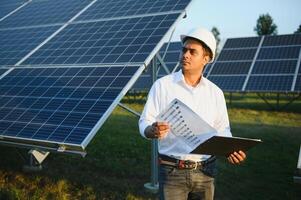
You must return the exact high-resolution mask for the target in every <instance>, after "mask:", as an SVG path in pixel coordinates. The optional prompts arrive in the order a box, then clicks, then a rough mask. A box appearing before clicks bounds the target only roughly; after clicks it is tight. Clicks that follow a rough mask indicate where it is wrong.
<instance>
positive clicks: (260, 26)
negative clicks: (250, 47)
mask: <svg viewBox="0 0 301 200" xmlns="http://www.w3.org/2000/svg"><path fill="white" fill-rule="evenodd" d="M254 31H255V32H256V33H257V35H277V25H276V24H274V22H273V18H272V17H271V16H270V15H269V14H268V13H267V14H263V15H260V16H259V18H258V19H257V24H256V27H254Z"/></svg>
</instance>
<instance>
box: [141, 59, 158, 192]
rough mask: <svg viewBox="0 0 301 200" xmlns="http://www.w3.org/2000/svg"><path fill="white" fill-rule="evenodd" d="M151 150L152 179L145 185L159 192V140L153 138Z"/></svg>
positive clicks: (154, 60) (154, 61)
mask: <svg viewBox="0 0 301 200" xmlns="http://www.w3.org/2000/svg"><path fill="white" fill-rule="evenodd" d="M156 61H157V60H156V57H154V58H153V60H152V64H151V66H152V82H153V83H154V82H155V81H156V80H157V67H158V66H157V62H156ZM151 143H152V144H151V145H152V150H151V180H150V182H149V183H145V184H144V187H145V188H146V190H148V191H149V192H151V193H157V192H158V190H159V183H158V140H157V139H152V142H151Z"/></svg>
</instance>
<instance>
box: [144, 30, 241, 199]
mask: <svg viewBox="0 0 301 200" xmlns="http://www.w3.org/2000/svg"><path fill="white" fill-rule="evenodd" d="M181 41H182V43H183V49H182V55H181V64H182V70H180V71H178V72H176V73H173V74H170V75H167V76H165V77H163V78H161V79H158V80H157V81H156V82H155V83H154V84H153V86H152V88H151V90H150V91H149V94H148V99H147V102H146V104H145V107H144V110H143V113H142V115H141V117H140V120H139V129H140V133H141V135H142V136H143V137H146V138H157V139H159V142H158V145H159V163H160V170H159V171H160V173H159V192H160V199H166V200H169V199H170V200H177V199H178V200H184V199H187V198H188V199H205V200H209V199H213V196H214V174H215V173H214V172H215V157H214V156H210V155H198V154H185V153H183V154H179V153H175V152H179V149H180V148H185V147H183V145H181V146H180V144H178V143H177V142H176V141H177V140H175V137H176V136H174V135H173V134H172V133H170V127H169V124H168V123H167V122H156V116H157V115H158V114H159V113H160V112H161V111H162V110H164V109H165V108H166V107H167V106H168V105H169V103H170V102H171V101H172V100H173V99H175V98H177V99H179V100H180V101H182V102H184V103H185V104H186V105H187V106H189V107H190V108H191V109H192V110H193V111H195V112H196V113H197V114H198V115H199V116H200V117H201V118H203V119H204V120H205V121H206V122H207V123H208V124H210V125H211V126H212V127H214V128H215V129H216V130H217V134H218V135H222V136H231V132H230V126H229V119H228V114H227V108H226V103H225V98H224V95H223V92H222V91H221V90H220V89H219V88H218V87H217V86H216V85H215V84H213V83H212V82H210V81H209V80H208V79H206V78H205V77H203V76H202V72H203V71H204V67H205V65H206V64H207V63H209V62H212V61H213V59H214V57H215V50H216V41H215V38H214V36H213V34H212V33H211V32H209V31H207V30H205V29H203V28H197V29H194V30H192V31H191V32H190V33H189V34H187V35H181ZM245 158H246V155H245V153H244V152H242V151H238V152H233V153H232V154H231V155H229V156H228V161H229V162H230V163H232V164H240V163H241V162H242V161H243V160H244V159H245Z"/></svg>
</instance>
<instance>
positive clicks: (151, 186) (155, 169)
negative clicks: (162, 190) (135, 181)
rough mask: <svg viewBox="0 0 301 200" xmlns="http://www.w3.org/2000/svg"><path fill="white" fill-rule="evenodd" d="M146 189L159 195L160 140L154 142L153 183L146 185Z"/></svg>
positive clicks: (152, 152)
mask: <svg viewBox="0 0 301 200" xmlns="http://www.w3.org/2000/svg"><path fill="white" fill-rule="evenodd" d="M144 187H145V188H146V189H147V190H148V191H150V192H152V193H157V192H158V189H159V183H158V140H157V139H153V140H152V151H151V182H150V183H145V184H144Z"/></svg>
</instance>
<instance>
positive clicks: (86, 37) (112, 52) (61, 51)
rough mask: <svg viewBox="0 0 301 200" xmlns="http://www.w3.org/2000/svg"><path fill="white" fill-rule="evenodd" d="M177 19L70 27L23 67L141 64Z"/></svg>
mask: <svg viewBox="0 0 301 200" xmlns="http://www.w3.org/2000/svg"><path fill="white" fill-rule="evenodd" d="M178 16H179V14H163V15H156V16H146V17H135V18H128V19H127V18H125V19H119V20H109V21H98V22H90V23H79V24H71V25H69V26H68V27H66V28H65V29H64V30H63V31H62V32H60V34H58V35H57V36H56V37H54V38H53V39H52V40H50V41H49V42H48V43H47V44H45V45H44V46H43V47H41V48H40V49H39V50H38V51H37V52H36V53H34V54H33V55H32V56H30V57H29V58H28V59H27V60H25V62H24V63H23V64H91V63H92V64H97V63H125V62H132V63H136V62H144V61H145V59H146V58H147V57H148V56H149V54H150V53H151V52H152V51H153V49H154V48H155V46H156V45H157V44H158V42H159V41H160V40H161V39H162V37H163V36H164V35H165V34H166V32H167V31H168V29H169V27H170V26H171V25H172V24H173V23H174V21H175V20H176V19H177V18H178Z"/></svg>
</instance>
